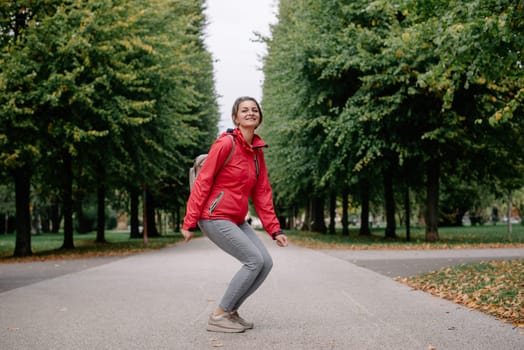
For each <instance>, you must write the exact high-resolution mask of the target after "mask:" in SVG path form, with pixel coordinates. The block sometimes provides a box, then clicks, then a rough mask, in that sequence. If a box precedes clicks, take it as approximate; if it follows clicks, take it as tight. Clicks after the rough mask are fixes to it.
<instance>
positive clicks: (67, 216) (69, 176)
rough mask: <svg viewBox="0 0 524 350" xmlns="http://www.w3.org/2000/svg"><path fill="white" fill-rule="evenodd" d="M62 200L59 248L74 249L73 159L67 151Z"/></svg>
mask: <svg viewBox="0 0 524 350" xmlns="http://www.w3.org/2000/svg"><path fill="white" fill-rule="evenodd" d="M63 161H64V171H63V173H62V174H63V175H62V176H63V178H62V186H63V187H62V200H63V206H64V209H63V213H64V243H63V244H62V248H61V249H74V248H75V243H74V241H73V161H72V158H71V155H70V154H69V152H68V151H64V154H63Z"/></svg>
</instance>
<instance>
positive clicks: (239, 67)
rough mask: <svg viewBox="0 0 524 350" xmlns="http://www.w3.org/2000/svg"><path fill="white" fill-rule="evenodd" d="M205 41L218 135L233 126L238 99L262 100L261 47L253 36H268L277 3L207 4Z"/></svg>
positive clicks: (234, 0) (232, 0) (237, 0)
mask: <svg viewBox="0 0 524 350" xmlns="http://www.w3.org/2000/svg"><path fill="white" fill-rule="evenodd" d="M206 5H207V10H206V16H207V21H208V26H207V28H206V37H205V41H206V44H207V47H208V49H209V50H210V51H211V53H212V55H213V59H214V60H215V62H214V69H215V88H216V91H217V93H218V95H219V100H218V103H219V107H220V114H221V120H220V123H219V125H218V128H219V131H220V132H221V131H225V130H226V129H227V128H230V127H232V126H233V123H232V121H231V107H232V106H233V102H234V101H235V99H236V98H237V97H239V96H245V95H248V96H253V97H255V98H256V99H257V100H259V101H260V99H261V98H262V82H263V79H264V78H263V74H262V71H261V68H262V61H261V56H262V55H264V54H265V45H264V44H263V43H259V42H255V40H256V35H255V34H254V32H259V33H262V34H263V35H269V30H270V29H269V25H270V23H275V21H276V13H277V11H278V0H207V4H206Z"/></svg>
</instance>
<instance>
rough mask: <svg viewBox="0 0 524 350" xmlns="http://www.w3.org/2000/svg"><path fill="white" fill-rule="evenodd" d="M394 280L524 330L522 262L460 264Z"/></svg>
mask: <svg viewBox="0 0 524 350" xmlns="http://www.w3.org/2000/svg"><path fill="white" fill-rule="evenodd" d="M396 280H397V281H399V282H401V283H404V284H407V285H408V286H410V287H412V288H414V289H418V290H422V291H424V292H427V293H430V294H432V295H435V296H438V297H440V298H444V299H447V300H450V301H453V302H454V303H457V304H461V305H464V306H466V307H468V308H471V309H475V310H479V311H482V312H484V313H487V314H489V315H492V316H495V317H497V318H499V319H501V320H505V321H509V322H512V323H513V324H515V325H516V326H517V327H519V328H524V313H523V312H524V311H523V310H524V259H518V260H509V261H487V262H480V263H473V264H463V265H457V266H453V267H447V268H443V269H440V270H438V271H435V272H431V273H426V274H422V275H418V276H413V277H407V278H397V279H396Z"/></svg>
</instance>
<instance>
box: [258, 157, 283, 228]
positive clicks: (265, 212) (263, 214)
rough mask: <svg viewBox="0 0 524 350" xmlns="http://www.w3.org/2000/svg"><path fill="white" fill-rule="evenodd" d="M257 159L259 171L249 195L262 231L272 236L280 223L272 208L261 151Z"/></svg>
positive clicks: (271, 194)
mask: <svg viewBox="0 0 524 350" xmlns="http://www.w3.org/2000/svg"><path fill="white" fill-rule="evenodd" d="M257 157H258V162H259V167H260V169H259V175H258V181H257V184H256V186H255V187H254V189H253V191H252V193H251V198H252V200H253V205H254V206H255V210H256V212H257V215H258V217H259V219H260V221H261V222H262V225H263V226H264V230H266V232H267V233H268V234H269V235H270V236H272V235H273V234H274V233H277V232H279V231H280V230H281V228H280V222H279V221H278V218H277V216H276V214H275V208H274V206H273V192H272V190H271V185H270V183H269V177H268V174H267V168H266V162H265V159H264V152H263V151H262V149H260V150H259V152H258V155H257Z"/></svg>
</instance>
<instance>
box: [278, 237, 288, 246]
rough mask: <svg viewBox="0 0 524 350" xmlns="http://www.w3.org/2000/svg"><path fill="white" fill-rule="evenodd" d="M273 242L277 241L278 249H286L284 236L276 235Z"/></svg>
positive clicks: (286, 241)
mask: <svg viewBox="0 0 524 350" xmlns="http://www.w3.org/2000/svg"><path fill="white" fill-rule="evenodd" d="M275 240H276V241H277V245H278V246H279V247H287V244H288V240H287V236H286V235H284V234H281V235H278V236H276V237H275Z"/></svg>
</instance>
